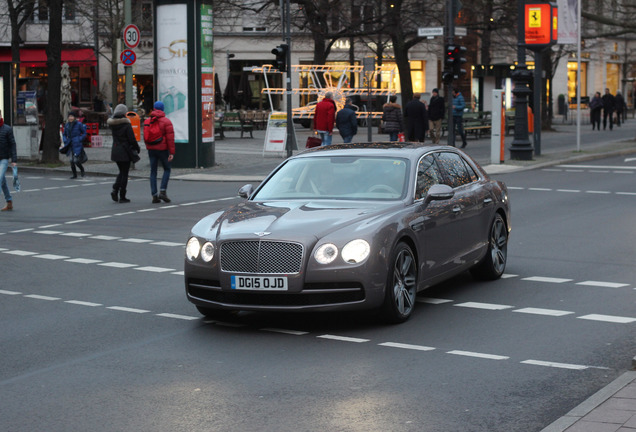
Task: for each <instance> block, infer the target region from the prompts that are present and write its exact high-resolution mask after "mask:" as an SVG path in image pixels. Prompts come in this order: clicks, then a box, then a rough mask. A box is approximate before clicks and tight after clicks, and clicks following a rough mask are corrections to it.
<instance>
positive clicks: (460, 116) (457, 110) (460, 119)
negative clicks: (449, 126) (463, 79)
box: [453, 89, 468, 148]
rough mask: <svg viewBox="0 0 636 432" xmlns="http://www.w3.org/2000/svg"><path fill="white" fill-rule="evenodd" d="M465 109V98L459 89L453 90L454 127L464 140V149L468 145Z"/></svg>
mask: <svg viewBox="0 0 636 432" xmlns="http://www.w3.org/2000/svg"><path fill="white" fill-rule="evenodd" d="M464 108H466V102H465V101H464V96H462V93H461V92H460V91H459V89H453V127H454V129H455V130H456V131H457V132H459V136H460V137H461V138H462V148H465V147H466V145H467V144H468V143H467V142H466V132H465V131H464ZM453 144H454V142H453Z"/></svg>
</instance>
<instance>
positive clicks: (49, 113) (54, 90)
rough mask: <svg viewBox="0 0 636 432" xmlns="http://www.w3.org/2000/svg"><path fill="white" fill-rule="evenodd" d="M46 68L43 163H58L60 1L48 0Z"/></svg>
mask: <svg viewBox="0 0 636 432" xmlns="http://www.w3.org/2000/svg"><path fill="white" fill-rule="evenodd" d="M46 68H47V72H48V75H49V79H48V95H47V100H48V104H47V110H46V114H45V115H46V117H45V119H46V125H45V129H44V145H43V149H42V161H43V162H57V161H59V152H58V149H59V147H60V122H61V121H63V119H62V118H61V114H60V94H61V89H60V86H61V84H62V0H49V44H48V46H47V47H46Z"/></svg>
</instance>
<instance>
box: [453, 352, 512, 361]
mask: <svg viewBox="0 0 636 432" xmlns="http://www.w3.org/2000/svg"><path fill="white" fill-rule="evenodd" d="M446 354H453V355H460V356H466V357H477V358H483V359H488V360H508V359H509V358H510V357H508V356H501V355H494V354H484V353H478V352H471V351H459V350H453V351H448V352H447V353H446Z"/></svg>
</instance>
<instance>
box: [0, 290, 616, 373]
mask: <svg viewBox="0 0 636 432" xmlns="http://www.w3.org/2000/svg"><path fill="white" fill-rule="evenodd" d="M0 294H4V295H11V296H17V295H22V293H20V292H18V291H10V290H0ZM23 297H25V298H29V299H33V300H43V301H57V300H61V298H59V297H51V296H44V295H38V294H26V295H23ZM63 302H64V303H66V304H70V305H76V306H86V307H102V306H103V305H102V304H101V303H94V302H89V301H83V300H63ZM105 309H109V310H113V311H118V312H127V313H132V314H136V315H146V314H152V311H150V310H146V309H138V308H131V307H125V306H105ZM154 316H157V317H161V318H170V319H175V320H181V321H199V320H202V318H201V317H199V316H191V315H183V314H175V313H170V312H162V313H156V314H154ZM203 322H204V323H206V324H214V325H219V326H224V327H232V328H248V325H247V324H242V323H234V322H223V321H213V320H206V319H203ZM259 330H260V331H267V332H274V333H280V334H284V335H292V336H304V335H308V334H309V332H305V331H299V330H293V329H281V328H261V329H259ZM315 337H316V338H319V339H327V340H333V341H339V342H349V343H366V342H371V339H363V338H355V337H350V336H338V335H332V334H323V335H319V336H315ZM377 345H378V346H382V347H387V348H396V349H405V350H411V351H419V352H430V351H437V350H439V348H436V347H432V346H426V345H415V344H406V343H400V342H381V343H378V344H377ZM444 352H445V354H449V355H456V356H462V357H472V358H478V359H484V360H495V361H508V360H510V359H511V357H510V356H506V355H498V354H488V353H481V352H474V351H465V350H458V349H454V350H449V351H444ZM519 363H521V364H527V365H534V366H542V367H550V368H560V369H570V370H579V371H583V370H586V369H590V368H595V369H608V368H606V367H600V366H587V365H577V364H570V363H558V362H550V361H542V360H532V359H529V360H523V361H520V362H519Z"/></svg>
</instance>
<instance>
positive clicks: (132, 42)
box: [124, 24, 141, 48]
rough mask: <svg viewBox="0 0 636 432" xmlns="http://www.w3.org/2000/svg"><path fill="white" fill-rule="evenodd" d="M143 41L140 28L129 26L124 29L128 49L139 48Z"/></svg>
mask: <svg viewBox="0 0 636 432" xmlns="http://www.w3.org/2000/svg"><path fill="white" fill-rule="evenodd" d="M140 40H141V33H140V32H139V28H138V27H137V26H136V25H134V24H129V25H127V26H126V28H125V29H124V43H125V44H126V46H127V47H128V48H137V45H139V42H140Z"/></svg>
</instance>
